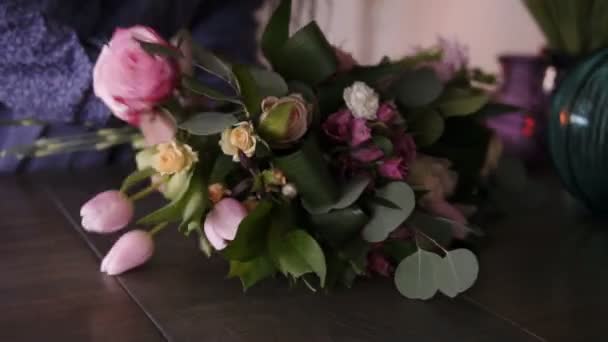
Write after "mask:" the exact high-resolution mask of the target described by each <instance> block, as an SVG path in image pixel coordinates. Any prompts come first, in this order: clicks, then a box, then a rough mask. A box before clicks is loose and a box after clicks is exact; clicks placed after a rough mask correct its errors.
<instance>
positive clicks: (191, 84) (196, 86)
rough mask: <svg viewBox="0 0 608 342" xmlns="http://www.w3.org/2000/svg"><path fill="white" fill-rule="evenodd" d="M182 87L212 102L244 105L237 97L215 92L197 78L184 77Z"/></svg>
mask: <svg viewBox="0 0 608 342" xmlns="http://www.w3.org/2000/svg"><path fill="white" fill-rule="evenodd" d="M182 87H184V88H186V89H188V90H190V91H192V92H194V93H195V94H198V95H202V96H205V97H207V98H209V99H211V100H215V101H222V102H230V103H234V104H238V105H242V104H243V103H242V101H241V99H240V98H239V97H237V96H231V95H226V94H224V93H222V92H220V91H218V90H215V89H213V88H211V87H209V86H207V85H205V84H203V83H202V82H200V81H199V80H197V79H196V78H194V77H192V76H188V75H182Z"/></svg>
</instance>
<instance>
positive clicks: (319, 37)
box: [271, 21, 338, 85]
mask: <svg viewBox="0 0 608 342" xmlns="http://www.w3.org/2000/svg"><path fill="white" fill-rule="evenodd" d="M271 62H272V64H273V66H274V67H275V68H276V70H278V71H279V73H280V74H281V75H283V76H284V77H285V78H286V79H288V80H297V81H302V82H305V83H307V84H310V85H316V84H318V83H320V82H322V81H324V80H326V79H328V78H329V77H330V76H332V75H333V74H334V73H335V72H336V69H337V67H338V61H337V59H336V55H335V53H334V49H333V47H332V46H331V44H329V42H328V41H327V39H326V38H325V36H324V35H323V32H321V29H320V28H319V26H318V25H317V23H316V22H314V21H312V22H311V23H309V24H308V25H306V26H304V27H303V28H301V29H300V30H299V31H298V32H296V33H295V34H294V35H293V36H292V37H291V38H289V39H288V40H287V42H285V44H284V45H283V47H282V48H281V50H280V51H279V52H278V53H277V57H276V58H274V59H273V60H272V61H271Z"/></svg>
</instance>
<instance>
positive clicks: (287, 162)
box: [273, 136, 339, 208]
mask: <svg viewBox="0 0 608 342" xmlns="http://www.w3.org/2000/svg"><path fill="white" fill-rule="evenodd" d="M273 161H274V164H275V166H276V167H277V168H279V169H280V170H282V171H283V172H284V173H285V175H286V176H287V178H288V179H289V180H290V181H291V182H293V183H295V185H296V187H297V189H298V193H299V194H300V196H301V197H302V199H303V200H304V201H306V204H307V207H308V208H325V207H328V206H331V205H333V204H334V203H336V201H337V199H338V196H339V193H338V189H337V186H336V184H335V183H334V182H333V177H332V176H331V173H330V172H329V168H328V165H327V162H326V161H325V160H324V159H323V152H322V151H321V149H320V148H319V145H318V143H317V140H316V139H315V138H314V137H313V136H309V137H308V138H307V139H306V140H305V141H304V144H303V146H302V148H301V149H300V150H298V151H296V152H294V153H292V154H290V155H287V156H284V157H278V158H275V159H274V160H273Z"/></svg>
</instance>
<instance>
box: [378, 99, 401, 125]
mask: <svg viewBox="0 0 608 342" xmlns="http://www.w3.org/2000/svg"><path fill="white" fill-rule="evenodd" d="M376 116H377V117H378V120H380V121H382V122H384V123H386V124H390V123H392V122H393V120H394V119H395V117H396V116H397V109H396V108H395V107H394V106H393V105H391V104H390V103H383V104H381V105H380V108H378V112H377V113H376Z"/></svg>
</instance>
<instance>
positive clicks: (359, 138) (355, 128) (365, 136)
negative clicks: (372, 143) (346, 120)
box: [350, 119, 372, 146]
mask: <svg viewBox="0 0 608 342" xmlns="http://www.w3.org/2000/svg"><path fill="white" fill-rule="evenodd" d="M350 132H351V137H350V146H359V145H361V144H363V143H364V142H367V141H369V140H370V139H371V138H372V130H371V128H369V127H367V123H366V121H365V120H364V119H354V120H353V121H352V122H351V125H350Z"/></svg>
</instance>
